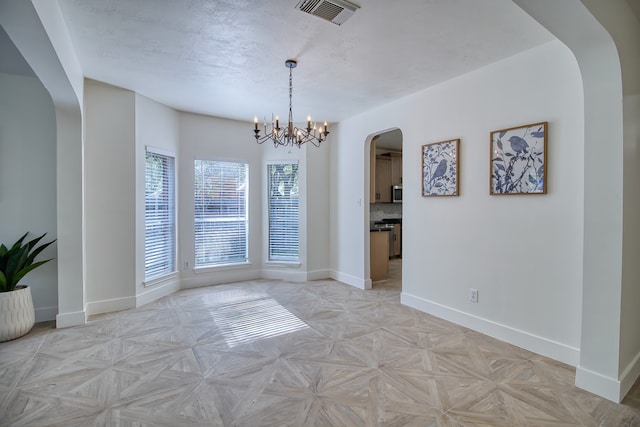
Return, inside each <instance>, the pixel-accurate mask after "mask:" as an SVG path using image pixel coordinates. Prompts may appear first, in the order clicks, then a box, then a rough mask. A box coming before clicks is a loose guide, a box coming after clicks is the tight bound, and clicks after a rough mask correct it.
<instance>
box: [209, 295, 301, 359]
mask: <svg viewBox="0 0 640 427" xmlns="http://www.w3.org/2000/svg"><path fill="white" fill-rule="evenodd" d="M220 296H222V295H220ZM223 299H224V300H226V301H224V302H223V301H220V300H218V303H220V302H222V304H219V305H218V306H217V307H216V308H215V309H213V310H211V315H212V316H213V320H214V321H215V323H216V325H217V326H218V327H219V328H220V331H221V332H222V335H223V336H224V339H225V342H226V343H227V345H228V346H229V347H230V348H233V347H235V346H237V345H240V344H246V343H250V342H253V341H256V340H260V339H264V338H271V337H277V336H280V335H284V334H289V333H292V332H296V331H300V330H303V329H307V328H308V327H309V326H308V325H307V324H306V323H305V322H303V321H302V320H300V319H298V318H297V317H296V316H294V315H293V314H292V313H291V312H290V311H289V310H287V309H286V308H284V307H283V306H282V305H280V304H279V303H278V302H277V301H276V300H274V299H273V298H270V297H269V296H267V295H264V294H254V293H249V292H241V293H233V294H228V295H224V297H223Z"/></svg>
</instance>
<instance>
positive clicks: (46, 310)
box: [35, 305, 58, 323]
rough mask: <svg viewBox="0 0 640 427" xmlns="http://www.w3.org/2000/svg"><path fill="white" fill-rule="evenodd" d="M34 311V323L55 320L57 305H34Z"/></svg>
mask: <svg viewBox="0 0 640 427" xmlns="http://www.w3.org/2000/svg"><path fill="white" fill-rule="evenodd" d="M35 313H36V323H37V322H48V321H49V320H55V318H56V315H57V314H58V306H57V305H54V306H51V307H36V308H35Z"/></svg>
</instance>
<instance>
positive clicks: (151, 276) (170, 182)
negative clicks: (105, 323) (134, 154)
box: [143, 146, 178, 286]
mask: <svg viewBox="0 0 640 427" xmlns="http://www.w3.org/2000/svg"><path fill="white" fill-rule="evenodd" d="M148 154H151V155H157V156H162V157H164V158H167V159H170V160H171V163H172V164H171V165H170V170H169V171H168V176H167V182H166V185H167V186H168V188H167V191H168V194H167V199H166V202H167V203H168V206H169V209H168V211H169V213H168V215H167V218H161V219H167V220H168V222H167V224H166V225H167V226H169V228H170V230H169V231H170V239H169V240H170V244H169V246H168V247H165V248H162V247H161V246H160V247H159V248H160V249H161V250H162V249H165V250H166V253H164V254H162V255H161V256H163V257H165V258H164V262H165V263H166V264H168V266H167V268H166V269H162V270H159V271H156V270H153V271H149V269H148V265H147V264H148V262H149V259H148V257H149V247H148V240H149V236H148V234H147V227H148V226H149V215H148V212H147V203H148V200H147V155H148ZM176 176H177V175H176V156H175V154H174V153H172V152H169V151H165V150H161V149H158V148H155V147H150V146H146V147H145V198H144V203H145V256H144V259H145V269H144V282H143V285H144V286H151V285H154V284H156V283H158V282H162V281H164V280H166V279H168V278H170V277H173V276H175V275H176V274H177V246H178V245H177V243H178V239H177V209H176V200H177V198H176ZM163 180H164V179H163Z"/></svg>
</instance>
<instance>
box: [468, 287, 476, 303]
mask: <svg viewBox="0 0 640 427" xmlns="http://www.w3.org/2000/svg"><path fill="white" fill-rule="evenodd" d="M469 301H471V302H478V290H477V289H473V288H471V289H469Z"/></svg>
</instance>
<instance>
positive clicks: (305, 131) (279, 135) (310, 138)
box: [253, 59, 329, 148]
mask: <svg viewBox="0 0 640 427" xmlns="http://www.w3.org/2000/svg"><path fill="white" fill-rule="evenodd" d="M284 65H286V67H287V68H288V69H289V122H288V123H287V127H285V128H281V127H280V120H279V119H278V116H276V118H275V121H274V120H273V115H272V116H271V130H269V131H267V121H266V119H265V121H264V135H263V136H260V127H259V123H258V116H256V117H254V119H253V123H254V126H255V128H254V129H253V133H254V136H255V137H256V142H257V143H258V144H263V143H264V142H265V141H271V142H273V145H274V147H276V148H277V147H278V146H280V145H281V146H284V147H286V146H288V145H290V146H294V145H295V146H298V148H300V147H301V146H302V144H305V143H307V142H310V143H312V144H313V145H315V146H316V147H319V146H320V143H321V142H322V141H324V140H326V139H327V135H329V129H328V128H327V122H324V126H316V124H315V123H312V122H311V116H307V127H306V128H297V127H295V126H294V125H293V110H292V108H291V99H292V94H293V79H292V70H293V69H294V68H296V66H297V65H298V61H296V60H295V59H287V60H286V61H285V63H284Z"/></svg>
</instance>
